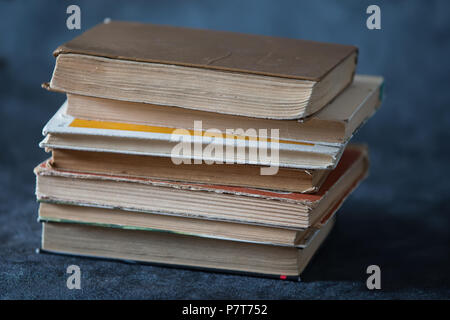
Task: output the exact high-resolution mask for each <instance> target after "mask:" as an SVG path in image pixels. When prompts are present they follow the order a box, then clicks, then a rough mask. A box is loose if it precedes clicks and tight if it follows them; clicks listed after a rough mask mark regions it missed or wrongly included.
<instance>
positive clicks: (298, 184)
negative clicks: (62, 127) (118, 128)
mask: <svg viewBox="0 0 450 320" xmlns="http://www.w3.org/2000/svg"><path fill="white" fill-rule="evenodd" d="M50 165H51V166H52V168H55V169H58V170H63V171H64V170H66V171H75V172H87V173H100V174H105V175H113V176H134V177H148V178H155V179H165V180H172V181H184V182H194V183H206V184H218V185H228V186H238V187H251V188H261V189H267V190H279V191H292V192H300V193H313V192H316V191H317V190H318V189H319V188H320V186H321V185H322V183H323V182H324V181H325V179H326V177H327V176H328V174H329V172H330V170H303V169H291V168H279V169H278V172H277V173H276V174H274V175H261V174H260V170H261V166H257V165H242V164H206V163H202V164H196V165H191V164H183V163H181V164H178V165H177V164H174V163H173V162H172V159H171V158H167V157H155V156H143V155H133V154H123V153H111V152H95V151H80V150H71V149H53V150H52V158H51V161H50Z"/></svg>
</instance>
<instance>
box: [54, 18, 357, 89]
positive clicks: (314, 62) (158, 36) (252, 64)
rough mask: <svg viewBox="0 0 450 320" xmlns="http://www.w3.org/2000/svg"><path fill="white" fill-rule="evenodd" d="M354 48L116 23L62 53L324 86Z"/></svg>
mask: <svg viewBox="0 0 450 320" xmlns="http://www.w3.org/2000/svg"><path fill="white" fill-rule="evenodd" d="M353 52H357V48H356V47H354V46H347V45H340V44H330V43H321V42H314V41H305V40H296V39H288V38H277V37H268V36H260V35H248V34H241V33H233V32H225V31H212V30H200V29H190V28H181V27H171V26H161V25H152V24H141V23H132V22H119V21H114V22H111V23H108V24H100V25H97V26H96V27H94V28H92V29H90V30H88V31H86V32H85V33H83V34H82V35H80V36H78V37H76V38H75V39H73V40H71V41H69V42H67V43H66V44H63V45H62V46H60V47H58V48H57V49H56V50H55V52H54V55H55V56H58V55H59V54H62V53H78V54H86V55H93V56H98V57H107V58H113V59H123V60H131V61H141V62H152V63H161V64H172V65H179V66H190V67H198V68H207V69H213V70H225V71H235V72H240V73H249V74H259V75H266V76H276V77H283V78H292V79H301V80H311V81H320V80H321V79H322V78H323V77H324V76H325V75H326V74H327V73H328V72H330V71H331V70H332V69H333V68H334V67H336V66H337V65H338V64H339V63H340V62H342V61H343V60H344V59H345V58H347V57H348V56H349V55H351V54H352V53H353Z"/></svg>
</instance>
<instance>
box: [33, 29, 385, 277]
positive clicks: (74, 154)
mask: <svg viewBox="0 0 450 320" xmlns="http://www.w3.org/2000/svg"><path fill="white" fill-rule="evenodd" d="M54 54H55V56H56V65H55V69H54V72H53V76H52V79H51V81H50V82H49V83H46V84H44V87H45V88H47V89H49V90H51V91H57V92H63V93H65V94H66V95H67V100H66V102H65V103H64V104H63V105H62V106H61V107H60V109H59V110H58V111H57V112H56V114H55V115H54V116H53V117H52V118H51V119H50V121H49V122H48V123H47V125H46V126H45V127H44V130H43V133H44V136H45V138H44V140H43V141H42V142H41V144H40V146H41V147H43V148H45V149H46V150H47V151H48V152H51V153H52V157H51V158H50V159H48V160H47V161H44V162H43V163H41V164H40V165H38V166H37V167H36V168H35V174H36V176H37V187H36V196H37V199H38V200H39V202H40V209H39V219H40V221H42V223H43V233H42V250H43V251H45V252H54V253H63V254H76V255H81V256H90V257H103V258H114V259H121V260H135V261H139V262H148V263H155V264H164V265H170V266H182V267H189V268H202V269H208V270H220V271H224V272H238V273H248V274H253V275H261V276H270V277H276V278H280V279H298V278H299V275H300V273H301V272H302V271H303V269H304V268H305V267H306V265H307V264H308V262H309V261H310V259H311V258H312V256H313V255H314V253H315V252H316V251H317V249H318V248H319V246H320V245H321V244H322V242H323V241H324V240H325V238H326V237H327V235H328V233H329V232H330V231H331V229H332V227H333V224H334V222H335V219H336V216H335V213H336V211H337V210H338V209H339V207H340V206H341V204H342V203H343V201H344V200H345V199H346V198H347V196H348V195H349V194H350V193H351V192H352V191H353V190H354V189H355V188H356V187H357V185H358V184H359V182H360V181H361V180H362V179H363V178H364V177H365V176H366V175H367V171H368V153H367V147H366V146H363V145H347V144H348V141H349V140H350V138H351V137H352V136H353V134H354V133H355V132H356V130H357V129H358V128H359V127H360V126H361V125H362V124H363V123H364V122H365V121H366V120H367V119H369V118H370V117H371V116H372V115H373V113H374V112H375V111H376V109H377V108H378V107H379V105H380V103H381V98H382V85H383V80H382V78H381V77H374V76H361V75H356V76H355V75H354V73H355V68H356V61H357V54H358V50H357V49H356V47H353V46H346V45H338V44H328V43H320V42H312V41H304V40H295V39H285V38H275V37H267V36H255V35H245V34H237V33H231V32H219V31H210V30H197V29H187V28H179V27H169V26H159V25H150V24H139V23H129V22H110V23H107V24H101V25H99V26H96V27H94V28H93V29H91V30H88V31H87V32H85V33H84V34H82V35H81V36H79V37H77V38H75V39H73V40H72V41H70V42H68V43H66V44H64V45H62V46H60V47H59V48H58V49H56V51H55V52H54ZM180 146H181V147H180ZM230 150H231V151H232V152H230ZM263 151H264V152H263ZM268 169H271V170H268Z"/></svg>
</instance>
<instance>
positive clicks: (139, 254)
mask: <svg viewBox="0 0 450 320" xmlns="http://www.w3.org/2000/svg"><path fill="white" fill-rule="evenodd" d="M333 225H334V219H331V220H330V221H329V222H328V223H327V224H326V225H325V226H324V227H323V228H321V229H320V231H319V232H318V233H317V234H316V236H315V237H313V239H312V240H311V241H310V242H309V243H308V245H307V246H306V247H305V248H301V249H300V248H297V247H295V246H275V245H267V244H259V243H249V242H240V241H230V240H220V239H206V238H202V237H193V236H187V235H181V234H176V233H168V232H155V231H144V230H126V229H118V228H105V227H99V226H91V225H82V224H70V223H54V222H44V223H43V226H42V244H41V247H42V250H43V251H45V252H53V253H62V254H70V255H80V256H87V257H97V258H111V259H120V260H126V261H138V262H147V263H156V264H163V265H171V266H174V267H184V268H196V269H199V268H200V269H206V270H212V271H222V272H237V273H245V274H250V275H259V276H268V277H275V278H278V279H293V280H297V279H299V275H300V274H301V273H302V271H303V270H304V269H305V267H306V266H307V264H308V263H309V261H310V260H311V258H312V257H313V255H314V254H315V253H316V252H317V250H318V248H319V247H320V245H321V244H322V243H323V241H324V240H325V239H326V237H327V236H328V234H329V233H330V231H331V229H332V227H333Z"/></svg>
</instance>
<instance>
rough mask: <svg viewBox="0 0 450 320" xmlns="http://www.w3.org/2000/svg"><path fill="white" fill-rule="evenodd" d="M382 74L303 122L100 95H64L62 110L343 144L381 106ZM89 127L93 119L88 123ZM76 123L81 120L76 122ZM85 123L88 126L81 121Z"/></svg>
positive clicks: (362, 79)
mask: <svg viewBox="0 0 450 320" xmlns="http://www.w3.org/2000/svg"><path fill="white" fill-rule="evenodd" d="M382 89H383V78H382V77H377V76H366V75H356V76H355V79H354V81H353V82H352V84H351V85H350V86H349V87H348V88H347V89H345V90H344V91H343V92H342V93H341V94H340V95H339V96H338V97H336V98H335V99H334V100H333V101H332V102H330V103H329V104H328V105H327V106H325V107H324V108H323V109H322V110H320V111H319V112H318V113H316V114H315V115H314V116H312V117H309V118H308V119H306V120H304V121H303V122H302V123H298V121H297V120H267V119H257V118H249V117H239V116H233V115H225V114H218V113H212V112H203V111H196V110H189V109H180V108H174V107H167V106H158V105H151V107H149V105H148V104H145V103H136V102H128V101H120V100H112V99H104V98H95V97H88V96H82V95H76V94H67V110H66V113H67V114H68V115H70V116H72V117H74V118H75V119H85V120H97V121H101V122H100V123H98V125H100V124H101V123H104V125H105V126H106V125H107V123H108V122H110V123H114V122H119V123H130V124H141V125H147V126H151V127H153V128H154V129H155V131H157V130H158V128H159V130H160V131H162V130H163V128H172V129H175V128H185V129H188V130H194V121H197V120H201V121H202V123H203V127H204V128H206V129H208V128H216V129H218V130H221V131H223V132H225V131H226V129H228V128H242V129H243V130H244V131H246V132H248V133H249V135H251V131H247V130H248V129H251V128H253V129H256V130H259V129H267V130H269V131H270V129H279V135H280V139H282V140H288V141H304V142H321V143H345V142H346V141H348V140H349V139H350V138H351V137H352V135H353V134H354V132H355V131H356V130H357V128H359V127H360V126H361V125H362V124H363V123H364V122H365V121H366V120H367V119H368V118H369V117H370V116H371V115H372V114H373V113H374V112H375V110H376V109H377V108H378V107H379V106H380V104H381V100H382V95H383V92H382V91H383V90H382ZM90 124H91V125H92V126H93V125H94V123H90ZM80 125H81V123H80ZM86 127H89V126H88V124H86Z"/></svg>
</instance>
